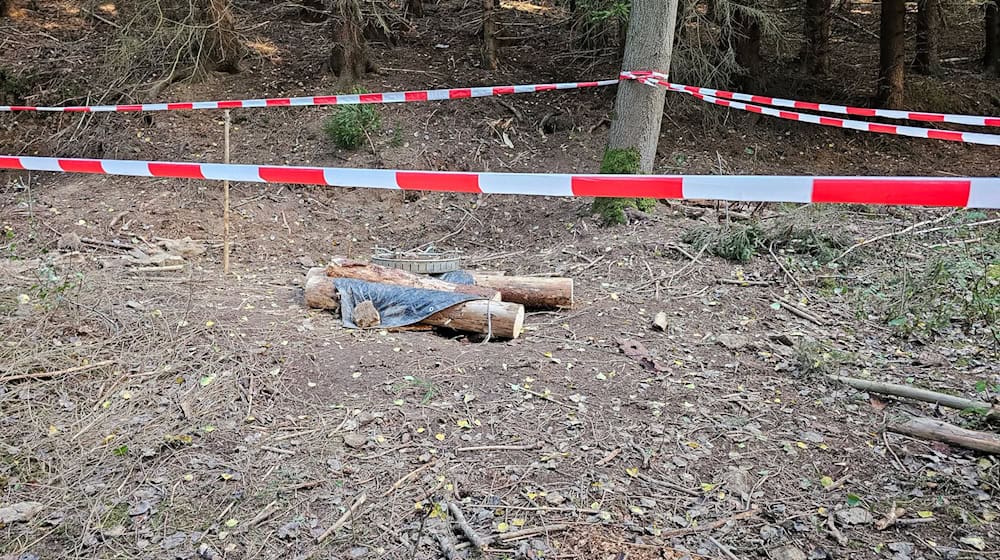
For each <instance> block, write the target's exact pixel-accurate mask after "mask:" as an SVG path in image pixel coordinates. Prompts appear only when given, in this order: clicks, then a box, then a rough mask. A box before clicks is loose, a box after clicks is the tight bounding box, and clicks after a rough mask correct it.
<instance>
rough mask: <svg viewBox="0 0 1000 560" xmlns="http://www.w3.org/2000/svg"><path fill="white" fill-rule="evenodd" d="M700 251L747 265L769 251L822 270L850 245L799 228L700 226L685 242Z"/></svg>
mask: <svg viewBox="0 0 1000 560" xmlns="http://www.w3.org/2000/svg"><path fill="white" fill-rule="evenodd" d="M681 240H682V241H684V242H685V243H688V244H690V245H692V246H693V247H694V248H695V249H696V250H698V251H701V250H703V249H704V250H706V251H708V252H709V253H710V254H712V255H715V256H717V257H721V258H724V259H726V260H730V261H734V262H739V263H747V262H749V261H750V260H751V259H752V258H753V257H754V256H755V255H757V253H758V252H760V251H763V252H764V253H765V254H767V250H768V248H770V249H771V250H774V251H780V252H782V253H784V254H786V255H787V254H791V255H798V256H800V257H804V258H802V259H801V260H802V261H803V262H802V264H803V265H804V266H809V267H813V268H818V267H821V266H824V265H826V264H828V263H830V262H832V261H833V260H834V259H836V258H837V257H838V256H839V255H840V254H841V252H842V251H843V249H844V248H846V247H847V246H848V245H849V244H850V238H849V237H848V236H846V235H844V234H842V233H838V232H834V231H827V230H825V229H820V228H816V227H807V226H800V225H797V224H787V225H786V224H782V225H777V226H772V227H767V228H765V227H763V226H761V225H760V224H758V223H749V224H724V225H721V226H699V227H696V228H693V229H691V230H688V231H687V232H686V233H685V234H684V236H683V237H682V238H681Z"/></svg>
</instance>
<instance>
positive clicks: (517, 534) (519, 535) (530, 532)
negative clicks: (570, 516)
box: [492, 523, 570, 543]
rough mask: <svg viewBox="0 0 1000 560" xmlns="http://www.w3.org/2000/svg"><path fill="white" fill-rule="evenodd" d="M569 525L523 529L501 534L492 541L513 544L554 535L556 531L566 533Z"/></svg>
mask: <svg viewBox="0 0 1000 560" xmlns="http://www.w3.org/2000/svg"><path fill="white" fill-rule="evenodd" d="M569 527H570V526H569V523H554V524H552V525H542V526H541V527H532V528H531V529H521V530H520V531H511V532H509V533H501V534H499V535H497V536H495V537H494V538H493V539H492V542H502V543H506V542H511V541H517V540H521V539H526V538H528V537H533V536H535V535H545V534H548V533H554V532H556V531H565V530H566V529H569Z"/></svg>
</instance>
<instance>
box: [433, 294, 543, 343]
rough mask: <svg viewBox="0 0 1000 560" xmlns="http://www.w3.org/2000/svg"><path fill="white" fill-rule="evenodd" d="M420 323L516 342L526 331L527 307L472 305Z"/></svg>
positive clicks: (502, 303)
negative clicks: (525, 313) (512, 339)
mask: <svg viewBox="0 0 1000 560" xmlns="http://www.w3.org/2000/svg"><path fill="white" fill-rule="evenodd" d="M421 323H423V324H425V325H434V326H435V327H446V328H449V329H452V330H456V331H463V332H475V333H480V334H489V335H490V336H492V337H497V338H517V337H519V336H521V329H522V328H523V327H524V306H523V305H521V304H519V303H508V302H505V301H490V300H476V301H469V302H466V303H462V304H459V305H455V306H453V307H449V308H448V309H445V310H443V311H439V312H437V313H435V314H433V315H431V316H430V317H428V318H426V319H424V320H423V321H421Z"/></svg>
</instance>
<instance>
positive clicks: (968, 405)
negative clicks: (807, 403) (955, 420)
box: [827, 375, 1000, 420]
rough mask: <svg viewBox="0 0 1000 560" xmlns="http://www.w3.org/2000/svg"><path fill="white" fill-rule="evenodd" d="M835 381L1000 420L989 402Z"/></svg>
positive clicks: (836, 378) (891, 385)
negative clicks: (969, 411)
mask: <svg viewBox="0 0 1000 560" xmlns="http://www.w3.org/2000/svg"><path fill="white" fill-rule="evenodd" d="M827 377H829V378H830V379H833V380H834V381H839V382H841V383H843V384H845V385H849V386H851V387H854V388H855V389H857V390H859V391H867V392H869V393H879V394H881V395H892V396H894V397H906V398H908V399H913V400H916V401H922V402H926V403H932V404H939V405H941V406H943V407H947V408H953V409H955V410H971V411H974V412H976V413H978V414H984V415H985V417H986V418H987V419H988V420H1000V407H998V406H997V405H991V404H990V403H988V402H984V401H977V400H973V399H966V398H963V397H956V396H954V395H946V394H944V393H938V392H936V391H930V390H927V389H920V388H918V387H910V386H907V385H897V384H895V383H882V382H880V381H869V380H867V379H857V378H854V377H841V376H839V375H829V376H827Z"/></svg>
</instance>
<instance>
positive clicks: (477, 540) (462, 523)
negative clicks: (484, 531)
mask: <svg viewBox="0 0 1000 560" xmlns="http://www.w3.org/2000/svg"><path fill="white" fill-rule="evenodd" d="M448 511H449V512H450V513H451V517H452V520H453V522H454V523H455V525H458V528H459V529H461V531H462V534H464V535H465V538H467V539H469V542H470V543H472V546H474V547H475V548H476V549H477V550H482V549H483V547H485V546H486V545H488V544H489V543H490V541H489V540H488V539H484V538H483V537H480V536H479V533H477V532H476V530H475V529H473V528H472V525H469V522H468V521H467V520H466V519H465V514H463V513H462V509H461V508H460V507H458V504H456V503H454V502H449V503H448Z"/></svg>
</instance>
